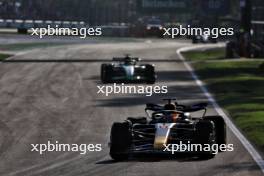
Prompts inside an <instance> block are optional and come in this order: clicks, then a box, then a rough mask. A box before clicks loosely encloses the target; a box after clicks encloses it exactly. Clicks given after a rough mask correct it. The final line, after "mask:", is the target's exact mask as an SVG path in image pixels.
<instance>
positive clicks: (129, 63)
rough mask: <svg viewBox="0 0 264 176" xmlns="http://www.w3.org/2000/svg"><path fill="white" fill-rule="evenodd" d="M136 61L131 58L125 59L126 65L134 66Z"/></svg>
mask: <svg viewBox="0 0 264 176" xmlns="http://www.w3.org/2000/svg"><path fill="white" fill-rule="evenodd" d="M133 64H134V61H133V59H131V58H130V57H129V56H126V57H125V65H133Z"/></svg>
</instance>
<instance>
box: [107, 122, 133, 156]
mask: <svg viewBox="0 0 264 176" xmlns="http://www.w3.org/2000/svg"><path fill="white" fill-rule="evenodd" d="M131 143H132V136H131V132H130V126H129V123H128V122H124V123H114V124H113V125H112V129H111V137H110V156H111V157H112V158H113V159H114V160H116V161H123V160H127V159H128V157H129V154H130V147H131Z"/></svg>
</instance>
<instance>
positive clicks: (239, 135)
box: [176, 45, 264, 173]
mask: <svg viewBox="0 0 264 176" xmlns="http://www.w3.org/2000/svg"><path fill="white" fill-rule="evenodd" d="M209 47H210V48H211V46H209ZM212 47H213V46H212ZM215 47H222V45H214V48H215ZM201 48H205V47H204V46H191V47H184V48H181V49H178V50H177V51H176V52H177V54H178V56H179V58H180V60H182V62H183V64H184V66H185V67H186V68H187V69H188V71H189V72H190V73H191V75H192V77H193V79H194V80H195V82H196V84H197V85H198V86H199V87H200V88H201V90H202V91H203V93H204V94H205V96H206V97H207V99H208V100H209V101H210V102H211V104H212V105H213V107H214V109H215V110H216V111H217V113H218V114H219V115H221V116H222V117H223V118H224V119H225V122H226V124H227V126H228V127H229V128H230V129H231V131H232V132H233V133H234V134H235V136H236V137H237V138H238V139H239V140H240V142H241V143H242V144H243V146H244V147H245V148H246V149H247V151H248V152H249V154H250V155H251V156H252V158H253V159H254V160H255V162H256V163H257V164H258V166H259V167H260V169H261V171H262V172H263V173H264V160H263V159H262V157H261V155H260V154H259V153H258V151H257V150H256V149H255V148H254V146H253V145H252V144H251V143H250V142H249V141H248V140H247V139H246V138H245V136H244V135H243V134H242V133H241V132H240V131H239V130H238V129H237V127H236V126H235V125H234V123H233V122H232V121H231V120H230V118H229V117H228V115H227V114H226V113H225V112H224V111H223V109H222V108H221V107H220V106H219V105H218V103H217V102H216V100H215V99H214V98H213V96H212V94H211V93H209V91H208V89H207V88H206V86H205V84H204V83H203V82H202V81H201V80H200V79H199V78H198V76H197V75H196V73H195V71H194V69H193V68H192V66H191V65H190V64H188V63H187V62H186V61H185V58H184V57H183V56H182V54H181V52H186V51H190V50H195V49H201Z"/></svg>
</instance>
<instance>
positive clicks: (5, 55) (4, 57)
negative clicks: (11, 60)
mask: <svg viewBox="0 0 264 176" xmlns="http://www.w3.org/2000/svg"><path fill="white" fill-rule="evenodd" d="M10 56H11V55H9V54H0V61H2V60H5V59H6V58H8V57H10Z"/></svg>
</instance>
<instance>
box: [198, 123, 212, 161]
mask: <svg viewBox="0 0 264 176" xmlns="http://www.w3.org/2000/svg"><path fill="white" fill-rule="evenodd" d="M195 134H196V136H195V141H196V144H202V146H203V145H204V144H209V145H210V146H212V145H213V144H215V127H214V124H213V122H211V121H209V120H200V121H199V122H197V124H196V133H195ZM196 152H198V153H199V154H198V155H197V156H198V157H199V158H200V159H211V158H213V157H215V154H214V153H213V151H196Z"/></svg>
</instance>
